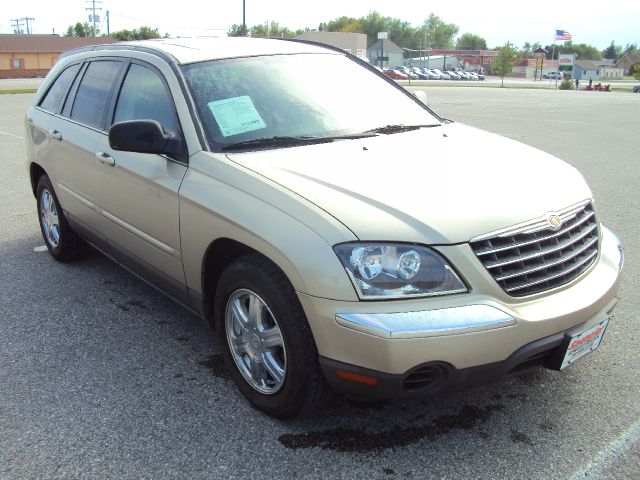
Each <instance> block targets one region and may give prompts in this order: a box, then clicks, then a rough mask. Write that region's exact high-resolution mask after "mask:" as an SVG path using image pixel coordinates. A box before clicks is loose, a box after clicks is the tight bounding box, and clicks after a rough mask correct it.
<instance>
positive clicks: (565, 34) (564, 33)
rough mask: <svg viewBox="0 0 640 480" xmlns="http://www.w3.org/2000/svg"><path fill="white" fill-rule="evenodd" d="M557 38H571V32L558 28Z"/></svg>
mask: <svg viewBox="0 0 640 480" xmlns="http://www.w3.org/2000/svg"><path fill="white" fill-rule="evenodd" d="M556 40H571V34H570V33H569V32H567V31H566V30H556Z"/></svg>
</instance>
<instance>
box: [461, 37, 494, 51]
mask: <svg viewBox="0 0 640 480" xmlns="http://www.w3.org/2000/svg"><path fill="white" fill-rule="evenodd" d="M456 48H457V49H458V50H486V49H487V41H486V40H485V39H484V38H482V37H481V36H480V35H476V34H475V33H463V34H462V35H461V36H460V38H458V40H457V41H456Z"/></svg>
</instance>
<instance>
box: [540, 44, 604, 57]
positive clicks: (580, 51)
mask: <svg viewBox="0 0 640 480" xmlns="http://www.w3.org/2000/svg"><path fill="white" fill-rule="evenodd" d="M544 49H545V50H546V51H547V52H549V53H548V54H547V58H551V55H552V54H553V45H547V46H545V47H544ZM559 53H575V54H576V55H577V56H578V58H579V59H580V60H601V59H602V52H601V51H600V50H598V49H597V48H596V47H594V46H593V45H587V44H586V43H572V42H565V43H564V44H563V45H556V49H555V57H554V59H557V58H558V54H559Z"/></svg>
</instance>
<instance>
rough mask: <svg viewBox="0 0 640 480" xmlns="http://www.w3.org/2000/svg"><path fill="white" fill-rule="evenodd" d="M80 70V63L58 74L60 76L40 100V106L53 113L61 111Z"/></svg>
mask: <svg viewBox="0 0 640 480" xmlns="http://www.w3.org/2000/svg"><path fill="white" fill-rule="evenodd" d="M79 70H80V64H79V63H77V64H75V65H71V66H70V67H67V68H66V69H64V70H63V71H62V73H61V74H60V75H58V78H56V79H55V80H54V81H53V84H52V85H51V88H49V91H48V92H47V93H46V94H45V96H44V98H43V99H42V101H41V102H40V107H41V108H43V109H44V110H46V111H48V112H51V113H59V112H60V109H61V108H62V104H63V102H64V100H65V98H67V93H68V92H69V87H70V86H71V84H72V82H73V80H74V79H75V78H76V75H77V74H78V71H79Z"/></svg>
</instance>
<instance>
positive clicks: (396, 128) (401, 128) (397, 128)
mask: <svg viewBox="0 0 640 480" xmlns="http://www.w3.org/2000/svg"><path fill="white" fill-rule="evenodd" d="M439 126H441V124H440V123H433V124H428V125H385V126H384V127H378V128H372V129H371V130H367V131H366V132H362V133H382V134H384V135H390V134H392V133H401V132H409V131H411V130H418V129H419V128H431V127H439Z"/></svg>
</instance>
